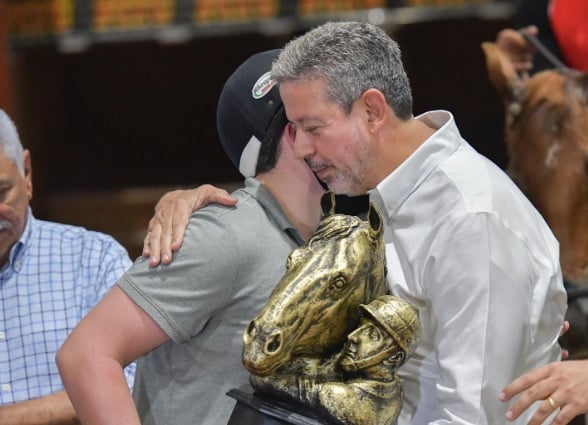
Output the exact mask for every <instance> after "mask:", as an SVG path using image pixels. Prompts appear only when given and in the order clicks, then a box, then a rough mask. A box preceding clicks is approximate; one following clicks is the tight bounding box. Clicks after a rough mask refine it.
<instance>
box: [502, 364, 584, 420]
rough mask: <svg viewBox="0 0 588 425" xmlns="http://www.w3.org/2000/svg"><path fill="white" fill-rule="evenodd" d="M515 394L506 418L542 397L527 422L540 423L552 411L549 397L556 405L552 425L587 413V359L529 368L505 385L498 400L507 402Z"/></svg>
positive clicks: (518, 413)
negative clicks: (530, 369)
mask: <svg viewBox="0 0 588 425" xmlns="http://www.w3.org/2000/svg"><path fill="white" fill-rule="evenodd" d="M517 394H520V397H519V398H518V400H517V401H516V402H515V403H514V404H513V405H512V406H511V407H510V409H509V410H508V411H507V412H506V418H507V419H508V420H509V421H513V420H515V419H516V418H518V417H519V416H520V414H521V413H522V412H523V411H525V410H526V409H528V408H529V406H531V404H533V403H534V402H535V401H539V400H543V402H542V403H541V404H540V405H539V408H538V409H537V411H536V412H535V414H534V415H533V417H532V418H531V421H530V422H529V425H540V424H542V423H543V421H544V420H545V419H547V417H548V416H549V415H551V414H552V413H553V411H554V409H553V407H552V406H551V404H550V403H549V401H548V398H549V397H551V400H552V401H553V403H554V404H555V406H557V407H559V412H558V413H557V416H556V417H555V419H554V421H553V424H557V425H565V424H567V423H569V422H570V421H571V420H573V419H574V418H575V417H576V416H578V415H581V414H584V413H587V412H588V360H567V361H563V362H554V363H550V364H548V365H545V366H542V367H540V368H538V369H535V370H532V371H531V372H529V373H526V374H525V375H523V376H521V377H519V378H517V379H515V380H514V381H513V382H511V383H510V384H509V385H507V386H506V387H505V388H504V390H503V392H502V393H501V394H500V396H499V399H500V400H501V401H508V400H510V399H511V398H513V397H514V396H515V395H517Z"/></svg>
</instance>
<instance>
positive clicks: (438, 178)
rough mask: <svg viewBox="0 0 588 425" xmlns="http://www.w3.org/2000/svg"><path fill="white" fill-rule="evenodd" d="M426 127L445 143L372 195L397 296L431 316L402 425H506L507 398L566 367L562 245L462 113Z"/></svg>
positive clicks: (414, 361) (419, 155)
mask: <svg viewBox="0 0 588 425" xmlns="http://www.w3.org/2000/svg"><path fill="white" fill-rule="evenodd" d="M417 119H419V120H421V121H423V122H426V123H427V124H428V125H429V126H431V127H433V128H436V129H437V131H436V132H435V134H434V135H433V136H431V137H430V138H429V139H428V140H427V141H426V142H425V143H424V144H423V145H422V146H420V147H419V149H418V150H417V151H415V152H414V153H413V154H412V155H411V156H410V157H409V158H408V159H407V160H406V161H405V162H404V163H403V164H402V165H401V166H400V167H399V168H397V169H396V170H395V171H394V172H393V173H392V174H390V175H389V176H388V177H387V178H386V179H384V180H383V181H382V182H381V183H380V184H379V185H378V186H377V188H376V189H374V190H372V191H371V193H370V198H371V200H372V202H374V203H375V205H376V206H377V207H378V209H379V210H380V212H381V213H382V215H383V217H384V222H385V239H386V243H387V254H388V256H387V257H388V268H389V276H388V279H389V283H390V286H391V289H392V292H393V293H394V294H396V295H399V296H402V297H404V298H406V299H408V300H409V301H412V302H413V303H415V304H416V305H417V306H418V307H419V309H420V319H421V321H422V327H423V335H422V339H421V342H420V344H419V346H418V348H417V350H416V352H415V353H414V354H413V356H412V357H411V358H410V359H409V360H408V362H407V363H406V364H405V365H403V366H402V367H401V368H400V371H399V375H400V376H401V378H402V379H403V381H404V384H403V385H404V390H405V401H404V405H403V409H402V413H401V416H400V418H399V420H398V424H399V425H405V424H414V425H423V424H504V423H506V420H505V416H504V415H505V412H506V410H507V407H508V405H507V404H506V403H502V402H500V401H499V400H498V395H499V393H500V391H501V390H502V388H503V387H504V386H505V385H506V384H508V383H509V382H510V381H512V380H513V379H514V378H516V377H518V376H519V375H521V374H523V373H524V372H527V371H529V370H530V369H533V368H535V367H537V366H540V365H543V364H546V363H548V362H551V361H554V360H558V359H559V358H560V356H561V350H560V347H559V344H558V342H557V340H558V336H559V332H560V329H561V326H562V322H563V320H564V313H565V310H566V294H565V291H564V287H563V283H562V276H561V269H560V265H559V246H558V242H557V241H556V239H555V237H554V236H553V234H552V232H551V231H550V229H549V228H548V226H547V224H546V223H545V221H544V220H543V218H542V217H541V215H540V214H539V213H538V212H537V210H536V209H535V208H534V207H533V206H532V205H531V203H530V202H529V201H528V200H527V198H526V197H525V196H524V195H523V194H522V193H521V191H520V190H519V189H518V188H517V187H516V186H515V185H514V183H513V182H512V181H511V180H510V178H509V177H508V176H507V175H506V174H505V173H504V172H503V171H502V170H500V169H499V168H498V167H497V166H496V165H495V164H494V163H492V162H491V161H490V160H488V159H487V158H484V157H483V156H481V155H480V154H478V153H477V152H476V151H475V150H474V149H473V148H472V147H471V146H470V145H469V144H468V143H467V142H466V141H465V140H463V139H462V138H461V136H460V134H459V131H458V129H457V127H456V125H455V122H454V119H453V117H452V116H451V114H450V113H448V112H445V111H433V112H429V113H427V114H424V115H421V116H420V117H417ZM533 410H534V409H530V410H529V411H528V413H527V414H523V415H522V416H521V417H520V418H519V420H518V421H517V422H516V423H517V424H526V423H527V422H528V420H529V418H530V416H531V414H532V411H533Z"/></svg>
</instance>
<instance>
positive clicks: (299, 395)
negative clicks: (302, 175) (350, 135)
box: [243, 195, 420, 425]
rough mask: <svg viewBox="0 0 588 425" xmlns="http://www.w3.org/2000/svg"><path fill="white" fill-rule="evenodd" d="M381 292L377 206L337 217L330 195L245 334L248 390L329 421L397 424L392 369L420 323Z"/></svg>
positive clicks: (397, 389) (398, 394)
mask: <svg viewBox="0 0 588 425" xmlns="http://www.w3.org/2000/svg"><path fill="white" fill-rule="evenodd" d="M387 292H388V290H387V284H386V257H385V244H384V242H383V230H382V219H381V216H380V214H379V212H378V211H377V210H376V209H375V208H374V207H373V206H372V205H370V208H369V211H368V214H367V220H362V219H360V218H358V217H355V216H351V215H342V214H335V213H334V205H333V197H332V196H330V195H326V196H325V197H324V198H323V218H322V220H321V222H320V225H319V228H318V229H317V231H316V232H315V234H314V235H313V236H312V238H311V239H310V240H309V242H308V243H307V244H306V245H304V246H302V247H300V248H298V249H296V250H294V251H293V252H292V253H291V254H290V256H289V257H288V259H287V262H286V273H285V274H284V276H283V277H282V279H281V280H280V282H279V283H278V285H277V286H276V288H275V289H274V291H273V292H272V293H271V295H270V297H269V298H268V301H267V303H266V305H265V306H264V307H263V308H262V309H261V311H260V312H259V313H258V314H257V316H256V317H255V318H254V319H253V320H252V321H251V322H250V324H249V326H248V327H247V329H246V330H245V333H244V338H243V340H244V346H243V364H244V365H245V367H246V368H247V369H248V370H249V372H251V379H250V381H251V384H252V386H253V387H254V388H255V389H256V391H258V392H261V393H266V394H270V395H271V396H273V397H277V398H281V399H284V400H288V401H294V402H298V403H302V404H303V405H304V406H305V407H310V408H311V410H312V411H313V412H315V413H317V414H318V415H319V416H321V417H323V418H325V420H328V421H330V422H333V423H339V424H348V425H363V424H366V425H367V424H371V425H393V424H395V423H396V419H397V417H398V414H399V412H400V406H401V405H402V401H403V393H402V387H401V384H400V381H399V379H398V378H397V377H396V375H395V372H396V369H397V368H398V367H399V366H400V365H401V364H402V363H404V361H405V360H406V359H407V357H408V356H409V355H410V354H411V353H412V351H413V349H414V348H415V346H416V344H417V343H418V340H419V337H420V321H419V320H418V312H417V311H416V309H414V307H413V306H411V305H410V304H408V303H407V302H406V301H404V300H402V299H400V298H398V297H394V296H391V295H386V294H387Z"/></svg>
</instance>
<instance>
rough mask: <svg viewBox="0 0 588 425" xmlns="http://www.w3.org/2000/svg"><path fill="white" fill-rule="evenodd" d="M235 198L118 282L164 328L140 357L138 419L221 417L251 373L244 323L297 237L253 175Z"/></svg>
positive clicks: (196, 217)
mask: <svg viewBox="0 0 588 425" xmlns="http://www.w3.org/2000/svg"><path fill="white" fill-rule="evenodd" d="M233 196H235V197H236V198H237V199H239V202H238V204H237V205H236V206H235V207H224V206H221V205H210V206H208V207H206V208H204V209H202V210H200V211H198V212H196V213H194V214H193V215H192V218H191V220H190V223H189V225H188V228H187V230H186V236H185V238H184V243H183V244H182V247H181V248H180V249H179V250H178V251H177V252H176V254H175V255H174V260H173V262H172V263H171V264H170V265H169V266H160V267H157V268H150V267H149V265H148V262H147V261H146V260H145V259H142V258H139V259H138V260H137V261H136V262H135V263H134V264H133V266H132V267H131V269H130V270H129V271H128V272H127V273H125V275H124V276H123V277H122V278H121V280H120V281H119V282H118V285H119V286H120V287H121V289H122V290H123V291H125V292H126V293H127V294H128V295H129V296H130V297H131V298H132V299H133V300H134V301H135V302H136V303H137V304H138V305H139V306H141V308H142V309H143V310H145V312H146V313H147V314H149V315H150V316H151V318H152V319H153V320H155V321H156V322H157V323H158V324H159V326H161V328H162V329H163V330H164V331H165V332H166V333H167V334H168V335H169V336H170V338H171V341H168V342H166V343H164V344H162V345H161V346H159V347H158V348H156V349H155V350H153V351H151V352H149V353H147V354H146V355H145V356H143V357H142V358H140V359H139V361H138V366H137V373H136V377H135V387H134V391H133V395H134V398H135V403H136V405H137V409H138V412H139V416H140V417H141V421H142V423H143V425H151V424H154V425H155V424H156V425H195V424H200V425H204V424H210V425H219V424H225V423H227V421H228V419H229V417H230V415H231V412H232V410H233V407H234V405H235V402H234V400H233V399H231V398H230V397H228V396H227V395H226V392H227V391H228V390H230V389H232V388H236V387H240V386H242V385H243V384H246V383H247V382H248V372H247V371H246V370H245V368H244V367H243V365H242V363H241V351H242V346H243V342H242V339H243V331H244V330H245V328H246V326H247V324H248V323H249V321H250V320H251V319H252V318H253V317H254V316H255V315H256V314H257V312H258V311H259V310H260V309H261V307H262V306H263V305H264V304H265V302H266V300H267V298H268V296H269V294H270V292H271V290H272V289H273V288H274V286H275V285H276V284H277V282H278V281H279V279H280V278H281V276H282V275H283V273H284V272H285V260H286V258H287V256H288V254H289V253H290V252H291V251H292V250H293V249H294V248H296V247H298V246H299V245H301V244H302V243H303V241H302V239H301V238H300V237H299V236H298V233H297V232H296V231H295V230H294V229H293V226H292V225H291V224H290V223H289V222H288V220H287V219H286V217H285V216H284V214H283V212H282V210H281V209H280V207H279V205H278V203H277V202H276V200H275V199H274V198H273V197H272V196H271V194H270V193H269V192H268V191H267V189H265V188H264V187H263V186H262V185H260V184H259V183H258V182H257V181H256V180H254V179H247V180H246V182H245V188H243V189H239V190H237V191H235V192H234V193H233Z"/></svg>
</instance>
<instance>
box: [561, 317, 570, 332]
mask: <svg viewBox="0 0 588 425" xmlns="http://www.w3.org/2000/svg"><path fill="white" fill-rule="evenodd" d="M569 330H570V322H568V321H567V320H564V322H563V324H562V325H561V331H560V333H559V336H563V335H564V334H565V333H566V332H567V331H569Z"/></svg>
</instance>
